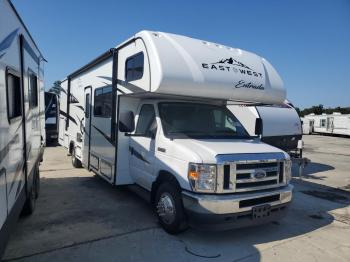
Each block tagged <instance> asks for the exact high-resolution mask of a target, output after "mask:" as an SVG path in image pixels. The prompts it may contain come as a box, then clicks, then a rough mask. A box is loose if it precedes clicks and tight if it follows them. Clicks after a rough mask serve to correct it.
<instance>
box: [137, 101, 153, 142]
mask: <svg viewBox="0 0 350 262" xmlns="http://www.w3.org/2000/svg"><path fill="white" fill-rule="evenodd" d="M156 130H157V122H156V114H155V112H154V107H153V105H149V104H145V105H143V106H142V107H141V110H140V114H139V119H138V121H137V126H136V131H135V135H137V136H144V137H152V134H155V131H156Z"/></svg>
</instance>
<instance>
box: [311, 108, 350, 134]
mask: <svg viewBox="0 0 350 262" xmlns="http://www.w3.org/2000/svg"><path fill="white" fill-rule="evenodd" d="M304 119H305V120H307V121H305V124H307V122H309V125H311V126H312V127H310V129H311V130H312V132H314V133H321V134H335V135H346V136H350V114H344V115H343V114H341V113H337V112H334V113H333V114H322V115H315V114H310V115H306V116H304Z"/></svg>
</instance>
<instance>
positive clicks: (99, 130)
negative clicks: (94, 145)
mask: <svg viewBox="0 0 350 262" xmlns="http://www.w3.org/2000/svg"><path fill="white" fill-rule="evenodd" d="M92 126H93V127H94V128H95V129H96V130H97V131H98V132H99V133H100V134H101V135H102V136H103V137H104V138H105V139H106V140H107V141H108V142H109V143H110V144H111V145H112V146H115V145H114V142H113V141H112V139H111V138H110V137H109V136H108V135H107V134H105V133H104V132H103V131H102V130H101V129H99V128H98V127H96V126H95V125H92Z"/></svg>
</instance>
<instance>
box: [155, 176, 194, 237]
mask: <svg viewBox="0 0 350 262" xmlns="http://www.w3.org/2000/svg"><path fill="white" fill-rule="evenodd" d="M155 208H156V213H157V216H158V219H159V223H160V224H161V226H162V227H163V229H164V230H165V231H166V232H168V233H169V234H178V233H181V232H183V231H185V230H186V229H187V220H186V215H185V212H184V208H183V204H182V199H181V192H180V190H179V188H178V187H177V186H176V185H174V184H172V183H168V182H166V183H163V184H161V185H160V186H159V188H158V190H157V194H156V199H155Z"/></svg>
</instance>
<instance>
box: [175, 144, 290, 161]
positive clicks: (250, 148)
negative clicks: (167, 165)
mask: <svg viewBox="0 0 350 262" xmlns="http://www.w3.org/2000/svg"><path fill="white" fill-rule="evenodd" d="M174 142H175V143H176V144H177V145H178V146H180V147H183V148H184V149H185V150H186V151H192V152H195V153H196V154H197V155H198V157H199V158H201V160H202V161H203V163H215V162H216V158H215V157H216V156H217V155H219V154H257V153H284V154H286V153H285V152H284V151H282V150H280V149H278V148H275V147H273V146H270V145H267V144H265V143H262V142H261V141H259V140H254V139H252V140H227V139H222V140H221V139H220V140H218V139H215V140H213V139H198V140H195V139H176V140H174Z"/></svg>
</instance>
